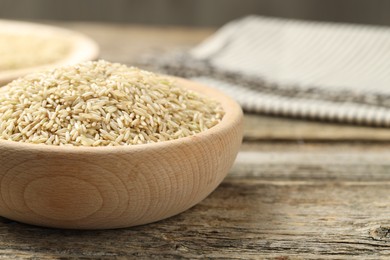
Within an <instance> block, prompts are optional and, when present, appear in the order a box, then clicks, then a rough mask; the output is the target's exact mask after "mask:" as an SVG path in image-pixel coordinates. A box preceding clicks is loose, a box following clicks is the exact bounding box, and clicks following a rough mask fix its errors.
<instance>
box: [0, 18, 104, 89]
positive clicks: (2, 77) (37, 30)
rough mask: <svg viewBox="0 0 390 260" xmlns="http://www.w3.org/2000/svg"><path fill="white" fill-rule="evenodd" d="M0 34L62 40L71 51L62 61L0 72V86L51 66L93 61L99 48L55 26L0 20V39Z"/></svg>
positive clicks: (81, 36) (82, 36)
mask: <svg viewBox="0 0 390 260" xmlns="http://www.w3.org/2000/svg"><path fill="white" fill-rule="evenodd" d="M2 33H3V34H4V33H12V34H15V35H37V36H44V37H58V38H63V39H66V40H67V41H68V42H69V44H70V48H71V50H70V51H69V53H68V54H67V55H65V56H64V57H63V58H62V59H59V60H57V61H55V62H52V63H48V64H41V65H37V66H33V67H26V68H19V69H12V70H4V71H0V86H3V85H5V84H7V83H8V82H10V81H12V80H14V79H16V78H18V77H21V76H24V75H27V74H29V73H32V72H35V71H39V70H44V69H48V68H52V67H53V66H65V65H73V64H76V63H79V62H82V61H88V60H94V59H96V58H97V57H98V55H99V47H98V45H97V43H96V42H95V41H93V40H92V39H91V38H89V37H87V36H85V35H84V34H81V33H78V32H75V31H71V30H67V29H63V28H59V27H55V26H49V25H44V24H36V23H30V22H20V21H11V20H1V19H0V37H1V34H2Z"/></svg>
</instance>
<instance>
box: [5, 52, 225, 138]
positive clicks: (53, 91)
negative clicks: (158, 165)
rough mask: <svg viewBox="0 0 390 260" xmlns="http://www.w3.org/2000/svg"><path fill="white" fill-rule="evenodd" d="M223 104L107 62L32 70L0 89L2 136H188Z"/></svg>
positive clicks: (211, 120) (214, 118) (219, 113)
mask: <svg viewBox="0 0 390 260" xmlns="http://www.w3.org/2000/svg"><path fill="white" fill-rule="evenodd" d="M223 115H224V112H223V109H222V107H221V106H220V104H219V103H218V102H216V101H214V100H210V99H208V98H206V97H204V96H201V95H200V94H197V93H195V92H193V91H189V90H187V89H185V88H183V87H181V86H179V85H178V84H177V83H175V81H174V80H172V79H171V78H168V77H166V76H162V75H158V74H154V73H151V72H147V71H144V70H140V69H138V68H134V67H130V68H129V67H127V66H125V65H121V64H118V63H109V62H106V61H102V60H101V61H97V62H91V61H90V62H84V63H80V64H78V65H75V66H68V67H63V68H57V69H54V70H50V71H45V72H40V73H34V74H30V75H28V76H25V77H23V78H20V79H17V80H14V81H13V82H11V83H9V84H8V85H7V86H5V87H4V88H1V89H0V139H5V140H12V141H17V142H26V143H34V144H40V143H42V144H47V145H73V146H113V145H133V144H145V143H152V142H160V141H166V140H173V139H178V138H181V137H186V136H191V135H194V134H196V133H199V132H202V131H205V130H207V129H209V128H211V127H213V126H215V125H216V124H218V123H219V122H220V121H221V119H222V117H223Z"/></svg>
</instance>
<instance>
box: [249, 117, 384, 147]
mask: <svg viewBox="0 0 390 260" xmlns="http://www.w3.org/2000/svg"><path fill="white" fill-rule="evenodd" d="M244 124H245V140H248V141H261V140H296V141H319V140H322V141H389V140H390V129H388V128H380V127H368V126H360V125H348V124H338V123H330V122H321V121H314V120H304V119H294V118H285V117H275V116H265V115H256V114H246V115H245V119H244Z"/></svg>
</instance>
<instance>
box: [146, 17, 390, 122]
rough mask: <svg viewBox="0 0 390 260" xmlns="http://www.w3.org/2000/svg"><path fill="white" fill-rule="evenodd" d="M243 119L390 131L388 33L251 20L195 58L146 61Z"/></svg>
mask: <svg viewBox="0 0 390 260" xmlns="http://www.w3.org/2000/svg"><path fill="white" fill-rule="evenodd" d="M143 63H148V64H149V65H150V64H153V66H154V68H155V69H157V70H159V71H160V72H164V73H168V74H173V75H177V76H182V77H187V78H190V79H192V80H196V81H199V82H203V83H205V84H207V85H209V86H213V87H216V88H219V89H221V90H222V91H225V92H226V93H227V94H230V95H231V96H232V97H233V98H235V99H236V100H237V101H238V102H239V103H240V104H241V106H242V107H243V109H244V110H245V111H249V112H258V113H265V114H274V115H284V116H294V117H301V118H312V119H323V120H331V121H339V122H345V123H359V124H367V125H376V126H390V28H388V27H379V26H365V25H347V24H337V23H325V22H312V21H296V20H287V19H278V18H266V17H260V16H249V17H245V18H242V19H239V20H236V21H232V22H230V23H228V24H226V25H225V26H223V27H222V28H221V29H219V30H218V31H217V32H216V33H215V34H214V35H212V36H211V37H210V38H208V39H206V40H205V41H204V42H203V43H201V44H200V45H199V46H197V47H195V48H194V49H192V50H189V51H185V52H179V53H171V54H168V55H166V56H164V57H158V58H152V59H150V58H149V59H146V60H144V61H143Z"/></svg>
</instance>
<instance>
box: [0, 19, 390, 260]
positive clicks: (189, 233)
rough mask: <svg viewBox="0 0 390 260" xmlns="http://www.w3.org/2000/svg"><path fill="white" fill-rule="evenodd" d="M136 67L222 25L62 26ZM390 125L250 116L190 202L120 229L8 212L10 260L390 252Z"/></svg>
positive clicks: (374, 255) (5, 250)
mask: <svg viewBox="0 0 390 260" xmlns="http://www.w3.org/2000/svg"><path fill="white" fill-rule="evenodd" d="M55 25H61V26H64V27H67V28H70V29H74V30H77V31H80V32H83V33H85V34H87V35H89V36H91V37H92V38H94V39H95V40H96V41H97V42H98V43H99V44H100V46H101V58H104V59H107V60H110V61H117V62H122V63H126V64H129V65H131V64H134V63H135V62H136V61H137V59H138V58H139V57H140V55H142V54H144V53H146V52H151V51H153V52H156V53H158V52H163V51H169V50H173V49H180V48H189V47H191V46H193V45H195V44H197V43H199V42H200V41H201V40H202V39H204V38H205V37H207V36H208V35H210V34H212V33H213V32H214V29H207V28H206V29H194V28H179V27H145V26H135V25H115V24H97V23H92V24H91V23H89V24H88V23H57V24H55ZM389 159H390V130H388V129H383V128H382V129H381V128H370V127H358V126H351V125H338V124H330V123H322V122H314V121H304V120H296V119H286V118H276V117H269V116H265V115H253V114H250V115H246V116H245V138H244V143H243V145H242V148H241V151H240V153H239V155H238V157H237V160H236V162H235V164H234V166H233V168H232V169H231V171H230V173H229V175H228V176H227V178H226V179H225V180H224V182H223V183H222V184H221V185H220V187H219V188H217V190H215V192H213V193H212V194H211V195H210V196H209V197H208V198H206V199H205V200H204V201H203V202H201V203H200V204H198V205H196V206H195V207H193V208H192V209H190V210H188V211H186V212H184V213H182V214H180V215H178V216H175V217H172V218H169V219H167V220H163V221H160V222H157V223H153V224H149V225H145V226H139V227H133V228H127V229H118V230H104V231H75V230H57V229H47V228H40V227H34V226H29V225H24V224H21V223H16V222H13V221H10V220H7V219H2V218H0V258H4V259H69V258H83V259H90V258H98V259H113V258H115V259H129V258H137V259H171V258H175V259H197V258H200V259H204V258H210V259H214V258H219V259H263V258H265V259H381V258H383V259H388V258H390V196H389V191H390V160H389Z"/></svg>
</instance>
